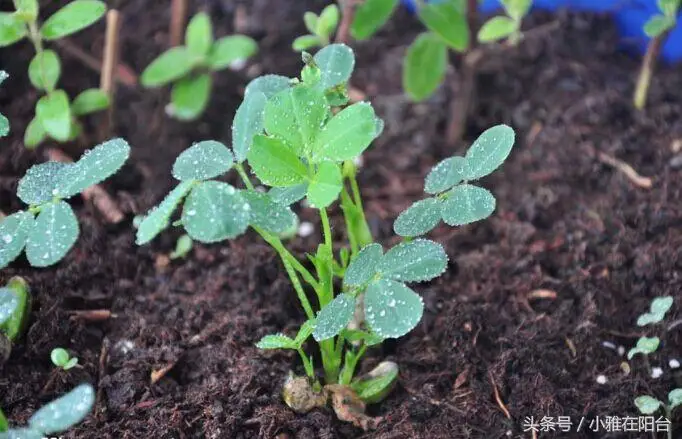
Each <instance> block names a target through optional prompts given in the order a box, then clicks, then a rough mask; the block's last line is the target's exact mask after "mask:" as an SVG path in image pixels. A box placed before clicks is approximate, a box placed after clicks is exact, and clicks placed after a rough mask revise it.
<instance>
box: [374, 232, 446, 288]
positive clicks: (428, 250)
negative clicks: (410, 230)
mask: <svg viewBox="0 0 682 439" xmlns="http://www.w3.org/2000/svg"><path fill="white" fill-rule="evenodd" d="M447 264H448V256H447V255H446V254H445V250H443V246H441V245H440V244H438V243H435V242H433V241H429V240H428V239H415V240H413V241H406V242H402V243H400V244H398V245H396V246H395V247H393V248H392V249H390V250H389V251H387V252H386V254H385V255H384V256H383V257H382V258H381V261H379V265H378V266H377V270H378V272H379V273H381V275H382V276H383V277H387V278H390V279H394V280H398V281H401V282H422V281H427V280H431V279H433V278H434V277H438V276H440V275H441V274H443V272H445V268H446V266H447Z"/></svg>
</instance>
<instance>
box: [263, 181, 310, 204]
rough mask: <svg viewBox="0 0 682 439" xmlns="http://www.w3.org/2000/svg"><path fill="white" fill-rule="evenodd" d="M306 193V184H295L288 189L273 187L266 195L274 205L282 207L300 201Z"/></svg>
mask: <svg viewBox="0 0 682 439" xmlns="http://www.w3.org/2000/svg"><path fill="white" fill-rule="evenodd" d="M307 193H308V183H302V184H297V185H296V186H289V187H273V188H272V189H270V190H269V191H268V195H270V198H272V201H274V202H275V203H279V204H282V205H284V206H291V205H292V204H294V203H295V202H297V201H301V200H302V199H303V198H304V197H305V196H306V194H307Z"/></svg>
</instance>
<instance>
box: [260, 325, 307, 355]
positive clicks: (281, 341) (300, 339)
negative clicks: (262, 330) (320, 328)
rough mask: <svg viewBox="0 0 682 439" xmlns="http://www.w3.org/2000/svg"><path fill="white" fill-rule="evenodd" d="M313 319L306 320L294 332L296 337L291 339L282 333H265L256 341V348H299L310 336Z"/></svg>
mask: <svg viewBox="0 0 682 439" xmlns="http://www.w3.org/2000/svg"><path fill="white" fill-rule="evenodd" d="M315 324H316V323H315V321H314V320H308V321H306V322H305V323H304V324H303V325H301V328H300V329H299V330H298V334H296V338H295V339H293V338H291V337H288V336H286V335H284V334H281V333H280V334H270V335H266V336H264V337H263V338H261V339H260V341H259V342H258V343H256V347H258V349H300V348H301V346H303V343H305V341H306V340H307V339H308V337H310V335H311V334H312V333H313V331H314V329H315Z"/></svg>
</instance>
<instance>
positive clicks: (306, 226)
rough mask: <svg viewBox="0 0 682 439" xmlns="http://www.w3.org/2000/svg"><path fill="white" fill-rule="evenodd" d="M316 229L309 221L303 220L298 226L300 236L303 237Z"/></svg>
mask: <svg viewBox="0 0 682 439" xmlns="http://www.w3.org/2000/svg"><path fill="white" fill-rule="evenodd" d="M314 231H315V227H314V226H313V224H312V223H309V222H308V221H303V222H301V225H299V226H298V236H300V237H301V238H305V237H308V236H310V235H312V234H313V232H314Z"/></svg>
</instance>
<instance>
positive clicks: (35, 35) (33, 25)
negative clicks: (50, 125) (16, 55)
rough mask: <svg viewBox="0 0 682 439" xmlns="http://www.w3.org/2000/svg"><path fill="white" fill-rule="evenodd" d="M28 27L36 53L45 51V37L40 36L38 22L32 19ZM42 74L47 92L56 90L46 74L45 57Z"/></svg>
mask: <svg viewBox="0 0 682 439" xmlns="http://www.w3.org/2000/svg"><path fill="white" fill-rule="evenodd" d="M26 26H27V27H28V36H29V39H30V40H31V43H33V48H34V49H35V51H36V55H39V54H41V53H43V39H42V37H41V36H40V30H39V29H38V23H37V22H36V21H30V22H28V23H27V24H26ZM40 76H42V80H43V85H44V86H45V87H46V90H45V91H46V92H47V94H50V93H52V92H53V91H54V87H53V86H52V85H51V84H49V83H48V81H47V76H46V74H45V61H44V60H43V57H42V56H41V57H40Z"/></svg>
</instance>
